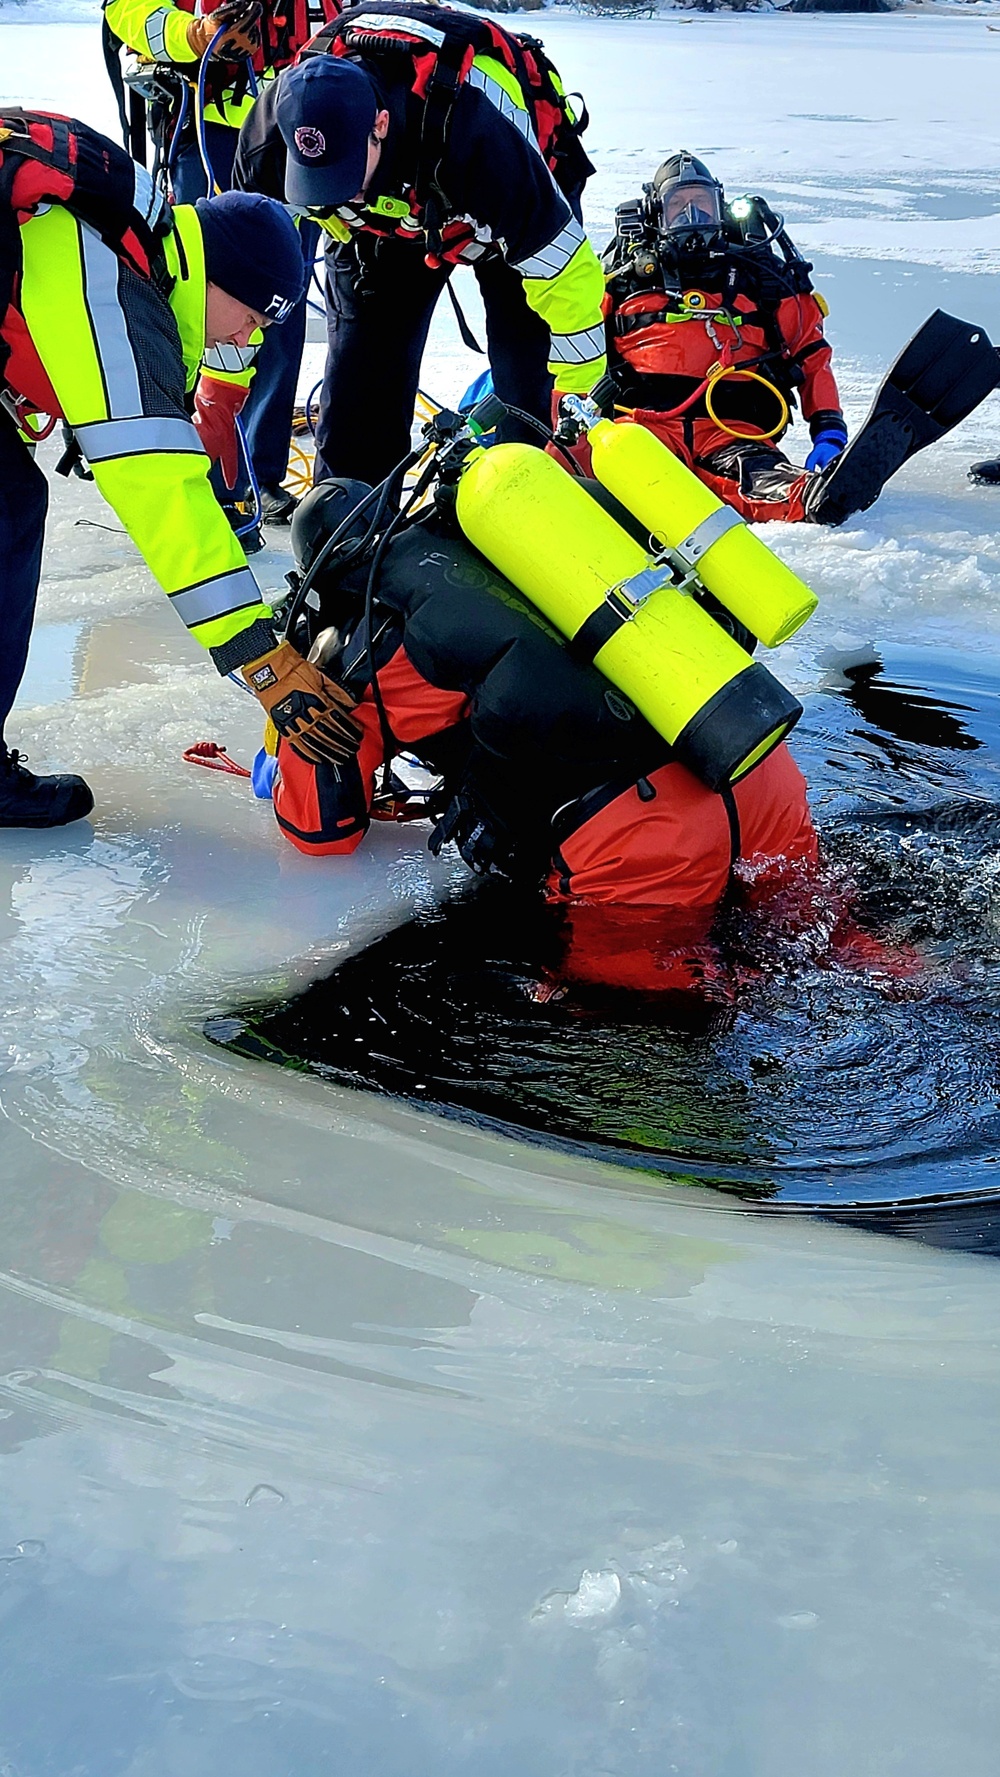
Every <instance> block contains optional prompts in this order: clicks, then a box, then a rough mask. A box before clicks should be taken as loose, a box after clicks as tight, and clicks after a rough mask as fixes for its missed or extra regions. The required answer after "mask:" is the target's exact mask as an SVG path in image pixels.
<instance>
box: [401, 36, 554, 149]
mask: <svg viewBox="0 0 1000 1777" xmlns="http://www.w3.org/2000/svg"><path fill="white" fill-rule="evenodd" d="M407 29H409V26H407ZM467 80H468V84H469V86H474V87H476V88H478V90H479V92H481V93H485V95H486V97H487V98H488V99H489V101H490V104H491V105H495V106H496V108H497V110H498V111H499V113H500V115H501V117H505V118H506V119H507V122H508V123H512V124H513V125H514V128H515V129H516V130H519V131H520V133H521V135H522V136H523V137H524V139H525V141H526V142H530V143H531V145H532V147H533V148H538V141H537V139H536V136H535V132H534V130H533V129H532V127H531V118H530V117H529V116H528V113H527V111H526V110H525V109H524V106H523V105H515V103H514V101H513V99H512V98H511V96H510V94H509V93H507V92H505V91H504V89H503V87H502V86H501V85H500V83H499V81H497V80H491V79H490V77H489V75H488V74H484V73H483V70H482V69H481V68H477V67H476V66H475V64H473V66H472V67H471V68H470V69H469V72H468V75H467ZM538 152H539V154H540V153H541V149H540V148H538Z"/></svg>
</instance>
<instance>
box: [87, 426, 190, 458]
mask: <svg viewBox="0 0 1000 1777" xmlns="http://www.w3.org/2000/svg"><path fill="white" fill-rule="evenodd" d="M76 435H77V438H78V439H79V440H80V449H81V450H82V451H83V454H84V456H85V457H86V459H87V461H88V463H108V462H110V461H111V460H112V459H113V458H115V457H139V456H152V455H154V454H155V453H156V452H158V451H160V452H162V451H170V452H178V451H183V452H185V453H186V454H188V455H190V454H191V453H192V452H196V453H198V454H199V455H200V454H201V453H202V451H203V449H204V447H203V445H202V442H201V439H200V438H199V437H198V434H197V432H196V431H195V429H194V427H193V426H192V424H191V421H190V420H185V419H181V418H180V417H179V416H178V418H176V419H168V418H165V417H161V418H159V419H136V420H97V421H95V422H94V424H93V425H90V426H77V427H76Z"/></svg>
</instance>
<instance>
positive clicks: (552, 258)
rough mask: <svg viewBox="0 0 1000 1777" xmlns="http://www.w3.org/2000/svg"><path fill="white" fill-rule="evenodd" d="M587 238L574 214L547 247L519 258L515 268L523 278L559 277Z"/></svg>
mask: <svg viewBox="0 0 1000 1777" xmlns="http://www.w3.org/2000/svg"><path fill="white" fill-rule="evenodd" d="M585 239H586V236H585V235H584V232H583V229H582V228H581V227H580V224H579V222H578V221H577V220H576V217H575V216H574V217H572V218H571V220H570V221H569V222H567V224H566V227H565V228H563V229H560V231H559V233H558V234H557V235H556V238H555V240H554V241H550V242H549V244H548V246H547V247H539V249H538V252H537V253H532V254H531V256H530V258H528V259H519V260H518V261H517V264H516V265H515V267H514V270H515V271H516V272H520V274H521V277H522V278H557V277H558V276H559V273H560V272H561V271H565V269H566V267H567V265H568V264H569V262H570V260H571V259H572V257H573V255H574V253H575V252H576V251H577V249H578V248H579V246H580V244H581V242H582V241H584V240H585Z"/></svg>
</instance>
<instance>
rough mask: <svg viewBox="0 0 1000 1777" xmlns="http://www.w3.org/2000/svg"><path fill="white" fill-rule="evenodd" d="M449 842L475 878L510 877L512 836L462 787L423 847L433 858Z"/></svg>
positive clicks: (483, 805)
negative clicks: (426, 845) (456, 848)
mask: <svg viewBox="0 0 1000 1777" xmlns="http://www.w3.org/2000/svg"><path fill="white" fill-rule="evenodd" d="M451 841H453V842H454V844H455V845H457V846H458V850H459V854H460V855H461V857H463V858H464V859H465V862H466V863H467V864H468V866H469V869H470V870H474V871H475V873H476V875H477V876H494V875H496V876H513V874H514V840H513V836H512V834H510V833H509V832H508V831H507V828H506V827H505V826H504V825H503V822H502V821H500V820H498V819H497V817H496V816H495V815H494V814H493V813H492V812H491V810H490V809H488V808H487V807H486V806H485V804H484V803H483V802H481V801H480V799H479V798H478V797H476V796H473V795H472V794H471V793H470V792H469V790H468V789H466V788H465V787H464V786H463V787H462V788H461V789H459V790H456V792H455V794H454V796H453V797H452V799H451V801H450V802H449V804H448V806H447V808H446V809H445V811H444V814H443V815H442V816H441V819H440V820H439V821H438V823H437V826H436V827H435V828H434V830H433V832H432V833H431V836H430V838H429V840H428V841H427V844H428V846H429V848H430V851H431V853H432V854H433V856H434V857H435V858H436V857H438V856H439V855H440V853H441V851H442V849H443V847H444V846H446V845H447V844H448V843H449V842H451Z"/></svg>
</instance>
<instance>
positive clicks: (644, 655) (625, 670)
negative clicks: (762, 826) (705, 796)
mask: <svg viewBox="0 0 1000 1777" xmlns="http://www.w3.org/2000/svg"><path fill="white" fill-rule="evenodd" d="M614 429H615V428H612V430H614ZM654 442H655V441H654ZM456 512H457V516H458V521H459V524H460V525H461V527H462V530H463V531H464V533H465V535H466V536H467V537H468V539H469V541H470V543H472V544H473V545H474V546H475V547H476V548H477V549H478V550H480V551H481V553H482V554H483V555H485V556H486V558H487V560H489V561H491V562H492V563H493V565H494V567H497V568H499V569H500V571H501V573H503V574H505V575H506V576H507V578H508V579H509V580H511V581H512V582H513V584H514V585H515V586H516V587H518V588H519V590H520V591H521V592H523V593H524V594H525V596H526V597H527V598H529V599H531V601H532V603H533V604H535V605H537V607H538V609H539V610H540V611H542V612H543V613H544V615H545V616H546V617H548V618H549V619H550V620H551V622H553V623H554V624H555V625H556V627H557V628H558V629H560V630H561V631H562V633H563V635H565V636H567V637H568V638H569V641H570V645H571V648H572V650H573V652H574V653H575V654H576V655H577V657H578V658H583V659H585V660H588V661H593V663H594V664H595V665H596V666H597V667H598V668H599V669H600V671H601V672H603V673H604V675H605V676H606V677H607V678H608V679H610V680H611V682H612V683H613V684H614V685H617V686H618V687H619V689H620V690H622V691H623V692H625V694H626V696H628V697H630V698H631V699H632V701H633V703H634V704H635V705H636V707H637V709H639V710H640V711H641V712H642V714H643V715H644V716H645V718H646V720H647V721H648V722H649V723H650V724H651V725H652V726H653V727H654V728H655V729H656V730H657V731H658V733H660V734H662V735H663V737H664V739H665V740H667V741H669V742H670V744H671V745H672V747H673V749H674V752H675V754H676V757H677V758H678V759H679V760H680V762H681V763H682V764H684V765H686V766H687V767H688V768H689V770H691V771H692V772H694V773H695V775H696V776H698V777H699V778H701V780H702V781H703V782H704V783H706V784H708V785H709V787H710V788H711V789H714V790H718V789H721V788H723V787H724V786H725V785H726V784H728V783H731V782H735V781H736V780H737V779H738V778H740V777H742V776H743V775H744V774H745V773H746V772H747V771H749V770H750V769H751V768H752V767H753V766H754V765H756V764H758V763H759V762H760V760H761V759H764V758H766V757H767V755H768V753H770V752H771V751H772V750H773V748H774V747H776V746H777V745H778V743H779V741H781V740H783V739H784V737H785V735H786V734H787V733H788V732H789V730H790V729H791V728H792V727H793V726H794V724H795V722H796V721H797V720H798V718H799V716H800V715H801V713H802V708H801V705H800V704H799V703H798V702H797V701H796V699H795V698H794V697H792V696H791V694H790V692H788V691H786V690H785V688H784V686H783V685H781V684H779V682H778V680H777V679H775V678H774V677H772V675H771V674H770V673H769V672H768V670H767V668H766V667H765V666H763V665H762V664H761V663H760V662H759V661H753V660H751V658H750V656H749V655H748V654H747V653H746V652H745V651H744V649H742V648H741V647H740V646H739V644H738V643H737V642H735V641H734V640H733V638H732V637H731V636H729V635H727V634H726V632H725V631H724V630H723V629H721V628H720V626H719V625H718V624H717V623H715V622H714V621H713V619H712V618H711V617H710V616H709V615H708V613H707V612H706V611H704V610H703V609H702V608H701V606H700V605H699V604H697V603H696V601H695V600H694V598H692V597H691V596H690V595H689V593H688V592H687V591H685V590H682V589H681V588H680V587H679V586H678V584H677V583H676V579H675V577H674V572H673V570H672V568H671V566H670V565H669V564H668V563H661V562H657V561H655V560H654V559H653V558H652V557H651V556H650V555H648V554H647V553H646V551H645V550H644V549H643V548H642V546H641V545H640V544H639V543H637V542H636V541H635V539H634V538H632V537H630V536H629V535H628V533H627V532H626V531H624V530H623V529H622V528H621V526H620V525H619V524H617V523H616V521H615V520H614V519H613V518H612V517H611V516H610V514H609V513H607V512H605V511H604V510H603V509H602V508H601V507H600V506H599V505H598V504H597V502H596V501H595V500H594V499H592V498H591V497H590V495H588V494H587V493H586V492H585V490H584V489H583V488H582V487H581V486H580V484H579V482H578V481H576V480H575V479H574V478H573V477H572V476H571V475H569V474H567V472H566V470H565V469H563V468H561V467H560V465H559V464H558V463H557V462H555V461H554V460H553V458H552V457H549V456H546V455H545V454H544V453H543V452H542V451H539V450H535V449H533V448H532V447H531V446H529V445H523V444H499V445H495V446H494V447H493V448H492V449H490V450H483V449H478V450H475V451H473V452H472V454H471V455H470V456H469V457H468V458H467V460H466V462H465V466H464V468H463V470H462V473H461V477H460V479H459V483H458V491H457V504H456ZM748 627H749V626H748Z"/></svg>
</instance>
